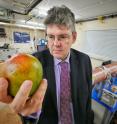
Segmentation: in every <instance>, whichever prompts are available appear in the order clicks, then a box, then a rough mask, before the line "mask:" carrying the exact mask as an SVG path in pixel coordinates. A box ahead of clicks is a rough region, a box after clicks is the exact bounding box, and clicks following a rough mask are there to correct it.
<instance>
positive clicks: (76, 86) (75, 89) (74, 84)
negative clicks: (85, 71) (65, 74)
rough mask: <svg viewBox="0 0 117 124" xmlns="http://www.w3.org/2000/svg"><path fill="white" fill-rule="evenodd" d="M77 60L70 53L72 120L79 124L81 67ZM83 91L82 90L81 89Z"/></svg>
mask: <svg viewBox="0 0 117 124" xmlns="http://www.w3.org/2000/svg"><path fill="white" fill-rule="evenodd" d="M78 59H79V58H78V57H77V56H76V55H75V54H74V53H73V52H72V51H71V56H70V66H71V92H72V101H73V112H74V119H75V121H76V122H79V120H80V119H79V115H80V104H79V101H80V98H81V96H80V95H81V93H80V91H81V90H80V85H81V80H80V79H81V72H80V70H81V67H80V65H79V60H78ZM82 90H83V89H82Z"/></svg>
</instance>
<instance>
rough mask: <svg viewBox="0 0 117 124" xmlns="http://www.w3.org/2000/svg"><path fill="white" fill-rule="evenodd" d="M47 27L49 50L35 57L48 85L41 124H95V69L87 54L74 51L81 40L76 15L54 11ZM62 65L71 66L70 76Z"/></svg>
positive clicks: (61, 9) (41, 114)
mask: <svg viewBox="0 0 117 124" xmlns="http://www.w3.org/2000/svg"><path fill="white" fill-rule="evenodd" d="M44 23H45V25H46V38H47V40H48V48H49V50H45V51H42V52H37V53H34V54H33V55H34V56H36V57H37V58H38V59H39V60H40V61H41V63H42V65H43V69H44V78H46V79H47V81H48V87H47V91H46V95H45V97H44V102H43V105H42V110H41V113H40V116H39V120H38V124H91V121H90V119H91V117H90V113H91V85H92V68H91V62H90V59H89V57H88V56H87V55H86V54H84V53H81V52H79V51H76V50H74V49H71V45H72V44H73V43H74V42H75V41H76V37H77V33H76V30H75V18H74V14H73V13H72V12H71V10H70V9H69V8H67V7H66V6H61V7H53V8H51V9H50V10H49V11H48V15H47V17H46V19H45V22H44ZM61 63H67V65H68V67H67V68H68V69H69V70H68V71H69V74H66V72H65V70H67V69H62V68H63V67H62V66H61V65H62V64H61ZM63 71H64V72H63ZM63 76H64V77H63ZM67 76H68V77H67ZM69 76H70V78H69ZM61 77H62V78H64V79H61ZM66 77H67V78H69V79H67V78H66ZM63 82H64V83H63ZM61 83H62V85H61ZM66 83H68V84H66ZM64 85H65V86H66V87H64ZM68 85H69V87H68ZM63 87H64V88H63ZM67 88H68V89H67ZM63 89H64V91H62V90H63ZM69 91H70V92H69ZM68 92H69V95H67V94H68ZM62 95H63V96H62ZM68 97H69V98H68ZM61 102H62V103H61ZM68 102H69V103H68ZM67 103H68V104H67ZM63 106H64V107H63ZM69 106H70V107H69ZM66 115H67V117H66Z"/></svg>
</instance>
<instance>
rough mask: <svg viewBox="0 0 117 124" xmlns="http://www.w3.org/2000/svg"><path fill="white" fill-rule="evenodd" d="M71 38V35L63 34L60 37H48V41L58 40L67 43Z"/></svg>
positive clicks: (49, 35) (48, 35)
mask: <svg viewBox="0 0 117 124" xmlns="http://www.w3.org/2000/svg"><path fill="white" fill-rule="evenodd" d="M69 38H70V35H69V34H61V35H58V36H55V35H51V34H47V35H46V39H47V40H48V41H50V42H54V41H56V40H57V41H59V42H66V41H67V40H68V39H69Z"/></svg>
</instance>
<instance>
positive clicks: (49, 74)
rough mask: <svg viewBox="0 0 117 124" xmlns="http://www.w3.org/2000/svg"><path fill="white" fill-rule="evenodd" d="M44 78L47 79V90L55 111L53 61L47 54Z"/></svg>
mask: <svg viewBox="0 0 117 124" xmlns="http://www.w3.org/2000/svg"><path fill="white" fill-rule="evenodd" d="M46 76H47V79H48V90H49V92H50V93H51V97H52V100H53V103H54V106H53V107H55V109H56V111H57V95H56V81H55V73H54V61H53V57H52V56H51V55H50V54H49V55H48V56H47V67H46Z"/></svg>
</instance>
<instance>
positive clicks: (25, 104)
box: [0, 78, 47, 116]
mask: <svg viewBox="0 0 117 124" xmlns="http://www.w3.org/2000/svg"><path fill="white" fill-rule="evenodd" d="M31 88H32V81H30V80H26V81H24V82H23V83H22V85H21V87H20V89H19V91H18V93H17V94H16V96H15V97H14V98H12V97H11V96H9V95H8V93H7V90H8V82H7V80H6V79H5V78H0V101H1V102H4V103H8V104H9V106H10V107H11V108H12V109H13V110H14V111H15V112H17V113H21V114H22V115H24V116H28V115H30V114H32V113H35V112H37V111H39V110H41V107H42V102H43V98H44V95H45V92H46V89H47V80H46V79H43V80H42V82H41V84H40V86H39V88H38V90H37V91H36V93H35V94H34V95H33V96H32V97H31V98H29V97H28V96H29V93H30V90H31Z"/></svg>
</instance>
